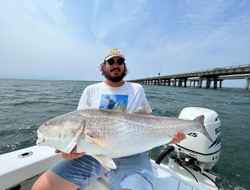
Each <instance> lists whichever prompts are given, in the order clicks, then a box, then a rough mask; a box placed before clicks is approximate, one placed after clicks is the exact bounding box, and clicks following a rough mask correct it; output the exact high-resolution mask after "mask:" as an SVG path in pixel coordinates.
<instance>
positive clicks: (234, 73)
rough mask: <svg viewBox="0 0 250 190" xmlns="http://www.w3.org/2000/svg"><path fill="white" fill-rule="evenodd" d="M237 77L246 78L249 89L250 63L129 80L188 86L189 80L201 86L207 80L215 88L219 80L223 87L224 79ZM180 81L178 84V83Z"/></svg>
mask: <svg viewBox="0 0 250 190" xmlns="http://www.w3.org/2000/svg"><path fill="white" fill-rule="evenodd" d="M235 79H245V80H246V86H245V89H249V83H250V64H247V65H237V66H230V67H223V68H222V67H217V68H214V69H209V70H204V71H195V72H188V73H181V74H175V75H166V76H158V77H151V78H142V79H135V80H128V81H129V82H135V83H140V84H144V85H164V86H166V85H167V86H171V85H172V86H179V87H181V86H184V87H186V86H187V82H188V81H189V82H190V84H189V86H191V84H192V83H193V86H196V84H197V85H198V88H201V86H202V82H203V81H206V88H210V86H211V82H212V81H213V83H214V85H213V87H214V88H217V85H218V84H217V83H218V82H219V87H220V88H221V87H222V81H223V80H235ZM177 83H178V84H177Z"/></svg>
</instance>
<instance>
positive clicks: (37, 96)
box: [0, 79, 250, 190]
mask: <svg viewBox="0 0 250 190" xmlns="http://www.w3.org/2000/svg"><path fill="white" fill-rule="evenodd" d="M93 83H95V82H86V81H85V82H84V81H42V80H13V79H0V154H4V153H8V152H12V151H15V150H19V149H22V148H26V147H29V146H33V145H35V143H36V139H37V137H36V130H37V128H38V127H39V126H40V125H41V124H42V123H44V122H46V121H47V120H49V119H51V118H53V117H55V116H58V115H61V114H64V113H67V112H70V111H73V110H76V108H77V105H78V101H79V99H80V96H81V94H82V91H83V90H84V88H85V87H86V86H88V85H90V84H93ZM143 87H144V89H145V93H146V96H147V99H148V101H149V103H150V105H151V107H152V110H153V112H152V114H154V115H158V116H167V117H178V115H179V113H180V112H181V110H182V109H183V108H185V107H204V108H209V109H212V110H215V111H216V112H217V113H218V114H219V118H220V120H221V122H222V150H221V156H220V160H219V161H218V163H217V164H216V165H215V166H214V168H213V171H214V172H216V173H217V174H218V175H219V176H220V180H218V181H217V182H218V184H219V185H220V186H221V187H222V189H225V190H231V189H232V190H243V189H244V190H248V189H250V182H249V179H248V178H249V177H248V176H250V161H249V158H250V150H249V144H250V130H249V128H250V121H249V118H250V117H249V115H250V91H249V90H244V89H237V88H221V89H212V88H211V89H205V88H201V89H198V88H197V87H187V88H184V87H181V88H179V87H167V86H153V85H145V86H143ZM163 149H164V147H163V146H162V147H157V148H154V149H152V150H151V151H149V156H150V157H151V158H152V159H155V158H156V157H157V156H158V155H159V154H160V152H161V151H163ZM164 162H165V163H167V160H165V161H164Z"/></svg>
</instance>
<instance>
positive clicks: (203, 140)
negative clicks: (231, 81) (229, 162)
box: [174, 107, 221, 169]
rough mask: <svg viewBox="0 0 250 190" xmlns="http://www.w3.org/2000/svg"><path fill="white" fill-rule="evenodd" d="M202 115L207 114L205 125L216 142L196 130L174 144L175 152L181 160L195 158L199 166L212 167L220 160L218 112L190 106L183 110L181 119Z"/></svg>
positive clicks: (190, 118) (189, 160)
mask: <svg viewBox="0 0 250 190" xmlns="http://www.w3.org/2000/svg"><path fill="white" fill-rule="evenodd" d="M200 115H204V116H205V120H204V125H205V127H206V129H207V132H208V133H209V135H210V137H211V138H212V139H213V141H214V142H211V141H210V140H209V139H208V138H207V137H205V136H204V135H203V134H202V133H199V132H195V131H194V132H192V133H189V134H188V135H186V139H185V140H183V141H181V142H180V143H179V144H176V145H174V147H175V152H176V153H177V155H178V157H179V158H180V159H181V160H185V161H186V162H191V161H192V160H193V161H194V162H196V164H197V165H199V167H201V168H204V169H211V168H212V167H213V166H214V165H215V164H216V162H217V161H218V160H219V156H220V151H221V122H220V120H219V118H218V114H217V113H216V112H215V111H213V110H210V109H206V108H199V107H188V108H184V109H183V110H182V111H181V113H180V115H179V119H185V120H193V119H194V118H196V117H197V116H200Z"/></svg>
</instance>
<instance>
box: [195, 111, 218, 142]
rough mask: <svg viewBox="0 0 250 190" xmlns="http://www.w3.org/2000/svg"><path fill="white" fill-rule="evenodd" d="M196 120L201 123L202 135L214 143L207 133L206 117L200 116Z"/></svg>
mask: <svg viewBox="0 0 250 190" xmlns="http://www.w3.org/2000/svg"><path fill="white" fill-rule="evenodd" d="M194 120H196V121H200V122H201V125H202V128H203V130H202V132H201V133H202V134H203V135H205V136H206V137H207V138H208V139H209V140H210V141H211V142H214V141H213V139H212V138H211V137H210V135H209V133H208V132H207V129H206V127H205V125H204V120H205V116H204V115H200V116H197V117H196V118H195V119H194Z"/></svg>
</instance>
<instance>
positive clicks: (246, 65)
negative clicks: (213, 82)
mask: <svg viewBox="0 0 250 190" xmlns="http://www.w3.org/2000/svg"><path fill="white" fill-rule="evenodd" d="M245 67H250V64H245V65H234V66H228V67H215V68H212V69H206V70H200V71H191V72H186V73H178V74H174V75H184V74H195V73H202V72H208V71H216V70H222V69H237V68H245ZM169 76H171V75H169Z"/></svg>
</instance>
